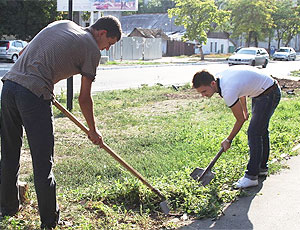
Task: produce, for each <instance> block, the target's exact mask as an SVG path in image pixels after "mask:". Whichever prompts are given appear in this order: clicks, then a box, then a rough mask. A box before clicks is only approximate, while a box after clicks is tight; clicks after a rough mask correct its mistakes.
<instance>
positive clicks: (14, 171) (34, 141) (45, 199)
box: [1, 80, 59, 227]
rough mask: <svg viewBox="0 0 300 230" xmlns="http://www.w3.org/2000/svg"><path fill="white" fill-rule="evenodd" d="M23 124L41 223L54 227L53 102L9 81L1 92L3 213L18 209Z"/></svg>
mask: <svg viewBox="0 0 300 230" xmlns="http://www.w3.org/2000/svg"><path fill="white" fill-rule="evenodd" d="M23 127H24V129H25V131H26V134H27V138H28V143H29V147H30V153H31V157H32V163H33V173H34V185H35V190H36V194H37V200H38V206H39V211H40V217H41V222H42V225H46V226H53V227H54V226H55V225H56V223H57V221H58V218H59V214H58V213H59V210H58V205H57V203H56V182H55V178H54V175H53V172H52V165H53V148H54V135H53V124H52V107H51V101H50V100H44V99H43V97H40V98H39V97H37V96H36V95H35V94H33V93H32V92H31V91H29V90H28V89H26V88H24V87H22V86H21V85H18V84H16V83H14V82H11V81H8V80H7V81H5V82H4V85H3V88H2V95H1V211H2V214H4V215H13V214H14V213H16V212H17V211H18V208H19V198H18V186H17V181H18V174H19V168H20V152H21V146H22V139H23Z"/></svg>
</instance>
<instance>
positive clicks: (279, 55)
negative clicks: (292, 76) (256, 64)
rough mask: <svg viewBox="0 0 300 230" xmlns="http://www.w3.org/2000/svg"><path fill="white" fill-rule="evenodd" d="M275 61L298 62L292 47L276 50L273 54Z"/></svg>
mask: <svg viewBox="0 0 300 230" xmlns="http://www.w3.org/2000/svg"><path fill="white" fill-rule="evenodd" d="M273 59H274V60H287V61H290V60H293V61H295V60H296V52H295V50H294V49H293V48H292V47H280V49H279V50H276V51H275V53H274V54H273Z"/></svg>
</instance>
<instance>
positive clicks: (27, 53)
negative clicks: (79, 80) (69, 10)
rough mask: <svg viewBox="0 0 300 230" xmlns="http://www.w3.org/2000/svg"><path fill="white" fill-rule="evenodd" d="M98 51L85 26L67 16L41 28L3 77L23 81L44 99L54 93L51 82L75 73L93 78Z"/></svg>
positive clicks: (97, 62) (24, 85)
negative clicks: (65, 18)
mask: <svg viewBox="0 0 300 230" xmlns="http://www.w3.org/2000/svg"><path fill="white" fill-rule="evenodd" d="M100 57H101V54H100V51H99V48H98V45H97V43H96V41H95V39H94V38H93V36H92V34H91V33H90V32H89V30H88V29H87V28H83V27H80V26H78V25H77V24H76V23H74V22H72V21H68V20H62V21H57V22H53V23H51V24H49V25H48V26H47V27H46V28H44V29H43V30H41V31H40V32H39V33H38V34H37V35H36V36H35V37H34V38H33V39H32V41H31V42H30V43H29V44H28V45H27V47H26V48H25V50H24V52H23V54H22V55H21V56H20V58H19V59H18V60H17V62H16V63H15V64H14V65H13V67H12V68H11V69H10V71H9V72H7V73H6V74H5V75H4V77H3V78H2V81H5V80H10V81H13V82H16V83H18V84H19V85H22V86H23V87H25V88H27V89H29V90H30V91H31V92H33V93H34V94H36V95H37V96H38V97H41V96H43V97H44V99H45V100H49V99H51V98H52V97H53V90H54V84H55V83H57V82H58V81H60V80H63V79H66V78H69V77H70V76H72V75H75V74H81V75H83V76H86V77H89V78H91V79H92V80H94V79H95V76H96V70H97V66H98V64H99V60H100Z"/></svg>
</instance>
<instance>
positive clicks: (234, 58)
mask: <svg viewBox="0 0 300 230" xmlns="http://www.w3.org/2000/svg"><path fill="white" fill-rule="evenodd" d="M268 63H269V54H268V52H267V51H266V50H265V49H264V48H257V47H248V48H241V49H240V50H239V51H238V52H237V53H235V54H233V55H231V56H230V57H229V58H228V64H229V65H230V66H231V65H252V66H258V65H262V67H263V68H266V67H267V65H268Z"/></svg>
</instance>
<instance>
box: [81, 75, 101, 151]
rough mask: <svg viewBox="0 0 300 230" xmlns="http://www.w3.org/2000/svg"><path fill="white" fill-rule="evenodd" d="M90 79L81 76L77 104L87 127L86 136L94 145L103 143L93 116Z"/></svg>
mask: <svg viewBox="0 0 300 230" xmlns="http://www.w3.org/2000/svg"><path fill="white" fill-rule="evenodd" d="M91 88H92V80H91V79H90V78H88V77H85V76H82V78H81V88H80V94H79V98H78V100H79V105H80V108H81V111H82V114H83V116H84V118H85V120H86V122H87V125H88V127H89V133H88V137H89V139H90V140H91V141H92V142H93V143H94V144H95V145H100V146H102V145H103V141H102V135H101V133H100V132H99V131H98V130H97V128H96V125H95V118H94V109H93V99H92V97H91Z"/></svg>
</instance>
